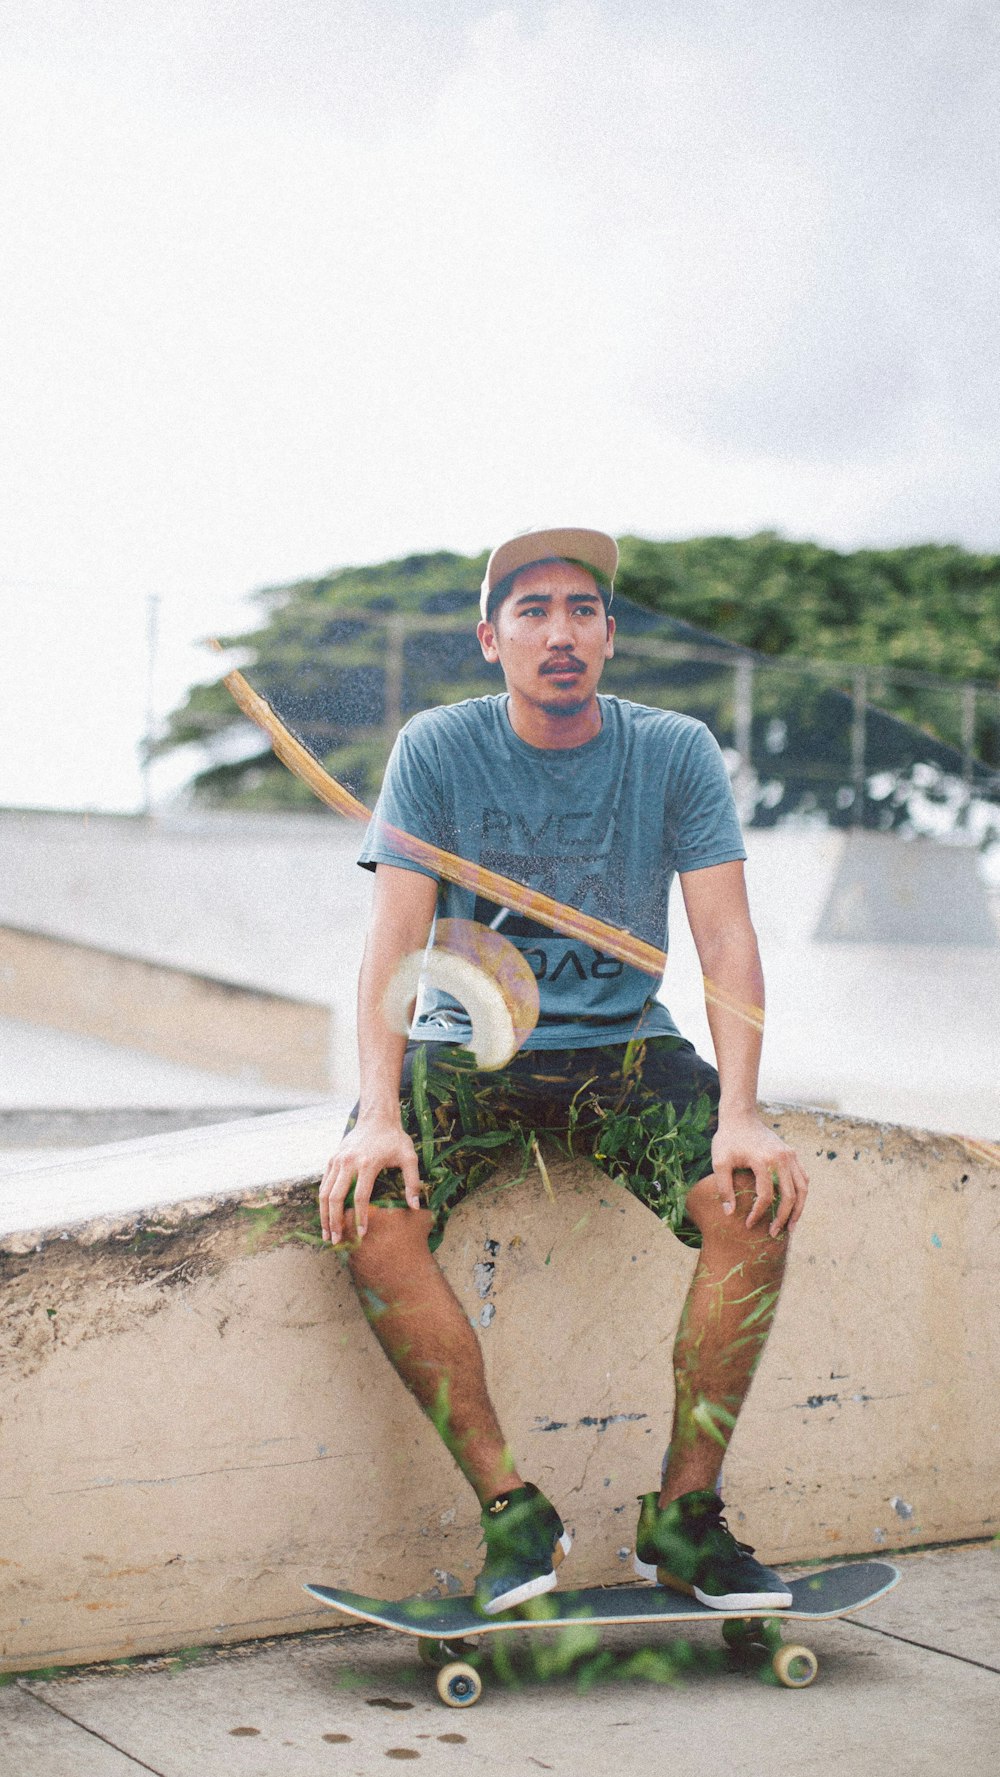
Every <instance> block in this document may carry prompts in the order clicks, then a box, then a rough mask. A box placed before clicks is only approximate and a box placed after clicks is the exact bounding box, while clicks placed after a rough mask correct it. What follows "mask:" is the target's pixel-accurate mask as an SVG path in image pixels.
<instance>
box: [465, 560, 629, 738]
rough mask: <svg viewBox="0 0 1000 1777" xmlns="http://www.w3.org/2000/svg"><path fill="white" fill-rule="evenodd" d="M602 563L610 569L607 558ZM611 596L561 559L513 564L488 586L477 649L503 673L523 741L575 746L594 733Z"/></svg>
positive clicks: (575, 563) (609, 647) (579, 566)
mask: <svg viewBox="0 0 1000 1777" xmlns="http://www.w3.org/2000/svg"><path fill="white" fill-rule="evenodd" d="M564 534H565V533H564ZM575 534H576V535H577V536H579V533H575ZM592 534H593V533H592ZM546 535H547V536H548V537H551V535H552V533H551V532H550V533H547V534H546ZM605 542H610V543H611V547H612V548H614V544H613V542H612V540H611V539H605ZM494 553H496V552H494ZM616 553H617V552H616ZM491 559H492V558H491ZM605 562H606V564H607V565H608V566H611V563H610V559H609V556H608V555H607V554H606V555H605ZM610 592H611V589H610V584H608V585H607V587H606V589H602V588H601V586H600V585H599V572H598V571H597V570H595V568H593V567H591V566H590V565H589V564H587V563H585V562H582V561H580V560H579V559H572V558H567V557H566V556H551V555H549V556H543V557H542V558H541V559H540V560H537V559H532V560H530V561H528V562H526V563H525V564H524V565H523V566H522V565H516V564H515V566H513V567H512V568H509V569H508V571H507V573H506V574H503V575H502V576H501V577H500V579H498V580H497V581H496V582H495V583H494V584H493V585H492V586H487V585H486V584H485V583H484V592H483V601H484V605H485V608H486V609H487V611H488V612H489V613H490V615H489V616H487V617H483V618H482V619H481V621H480V623H479V628H478V632H477V633H478V636H479V642H480V646H481V648H482V650H483V654H484V656H485V658H486V659H487V660H489V661H491V662H494V663H495V664H498V665H499V666H500V667H501V668H502V669H503V675H504V678H505V679H506V682H507V692H508V695H509V698H510V704H509V706H508V707H509V711H510V714H511V720H512V722H513V725H514V728H515V731H516V732H517V733H518V734H519V735H520V736H521V738H522V739H525V740H530V741H532V742H533V744H537V745H541V746H553V745H555V746H575V745H577V744H578V743H579V742H580V741H581V740H586V739H589V738H590V735H591V733H593V732H597V731H599V729H600V726H601V718H600V713H599V709H598V705H597V699H596V692H597V686H598V683H599V681H600V678H601V674H602V672H603V671H604V664H605V661H607V660H610V659H611V656H612V654H613V653H614V633H615V620H614V618H613V617H612V616H611V615H610V614H609V612H608V603H609V602H610ZM553 722H554V723H555V726H554V727H553V726H552V724H553ZM555 736H558V738H554V737H555Z"/></svg>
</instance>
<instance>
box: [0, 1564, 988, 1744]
mask: <svg viewBox="0 0 1000 1777" xmlns="http://www.w3.org/2000/svg"><path fill="white" fill-rule="evenodd" d="M332 1565H335V1566H336V1567H337V1568H338V1569H339V1570H340V1571H343V1570H344V1567H345V1562H344V1560H343V1559H341V1560H340V1561H338V1562H336V1563H335V1564H332ZM347 1565H349V1564H347ZM899 1565H900V1566H901V1568H902V1570H903V1582H902V1584H901V1585H900V1586H899V1587H897V1588H896V1590H895V1591H894V1592H892V1593H890V1594H889V1595H888V1596H887V1597H886V1598H884V1599H882V1600H880V1601H879V1602H878V1603H877V1604H875V1605H873V1606H871V1607H870V1609H868V1610H867V1611H865V1612H863V1613H861V1614H860V1615H859V1616H858V1617H856V1618H854V1619H847V1620H842V1621H836V1622H830V1623H819V1624H816V1625H815V1626H809V1625H793V1624H789V1626H788V1631H787V1635H786V1639H788V1640H793V1639H801V1640H803V1641H806V1642H807V1643H808V1644H809V1645H811V1646H812V1647H813V1648H814V1650H815V1652H816V1654H817V1656H818V1658H819V1661H820V1672H819V1677H818V1679H817V1680H816V1683H815V1684H814V1685H813V1686H812V1687H811V1688H810V1689H808V1690H804V1691H788V1690H782V1689H779V1688H778V1687H777V1686H775V1685H773V1684H768V1683H765V1682H762V1680H761V1678H760V1676H759V1675H757V1674H754V1673H750V1672H746V1671H740V1670H736V1669H733V1668H731V1667H730V1666H729V1665H728V1663H727V1662H726V1661H724V1660H723V1659H721V1658H720V1655H719V1651H718V1650H719V1648H720V1646H721V1637H720V1635H719V1633H718V1631H717V1630H716V1628H715V1626H714V1625H709V1626H707V1627H705V1628H702V1627H701V1626H699V1627H698V1629H697V1631H696V1632H695V1633H693V1634H691V1635H690V1636H689V1638H688V1642H687V1647H688V1648H689V1649H690V1650H692V1651H691V1652H690V1654H689V1655H688V1657H687V1659H686V1661H685V1658H684V1653H683V1644H678V1643H677V1641H676V1640H674V1639H673V1638H672V1637H671V1635H670V1633H669V1631H668V1630H666V1629H664V1630H663V1631H662V1632H661V1633H660V1634H658V1635H656V1636H653V1637H651V1636H650V1635H649V1634H648V1632H640V1631H637V1630H628V1629H606V1630H605V1631H604V1632H603V1635H602V1646H603V1647H604V1648H606V1649H607V1650H609V1652H611V1653H612V1654H613V1655H614V1656H616V1658H617V1661H618V1664H619V1665H621V1664H623V1663H624V1661H625V1660H626V1659H627V1658H628V1657H629V1655H634V1654H635V1652H636V1651H637V1650H638V1649H641V1648H642V1647H643V1646H645V1647H647V1648H652V1649H654V1650H655V1652H654V1654H653V1656H652V1657H650V1656H648V1655H647V1658H646V1662H645V1663H646V1668H647V1670H646V1674H645V1676H644V1675H643V1674H642V1672H641V1671H639V1672H637V1671H636V1670H635V1669H634V1667H633V1671H632V1672H631V1673H630V1674H624V1673H622V1672H621V1671H619V1672H618V1673H617V1675H616V1674H615V1673H613V1672H612V1673H611V1674H610V1675H608V1676H605V1677H604V1678H603V1679H600V1680H599V1681H598V1682H597V1683H596V1684H595V1685H594V1686H593V1688H591V1689H590V1690H588V1691H586V1692H585V1693H584V1694H581V1693H580V1690H579V1687H578V1681H577V1678H575V1677H574V1673H573V1671H569V1672H566V1671H563V1672H561V1673H557V1674H552V1675H549V1676H547V1677H546V1675H545V1674H544V1672H543V1670H542V1665H543V1662H544V1649H545V1647H546V1641H545V1638H544V1636H538V1635H534V1634H532V1635H528V1634H522V1635H521V1636H520V1637H519V1638H517V1640H516V1642H514V1641H513V1638H512V1642H513V1645H514V1647H515V1648H516V1649H517V1650H520V1659H521V1661H522V1662H523V1666H522V1673H521V1683H520V1685H519V1686H517V1687H514V1686H512V1685H511V1683H510V1682H503V1680H502V1679H501V1678H500V1677H499V1676H498V1675H497V1674H496V1673H495V1672H493V1671H491V1669H490V1663H489V1661H488V1660H487V1661H485V1662H484V1666H483V1675H484V1680H485V1688H484V1693H483V1696H482V1699H481V1700H480V1702H479V1703H478V1704H477V1705H476V1706H475V1707H474V1708H472V1709H465V1710H449V1709H446V1708H445V1707H444V1706H443V1705H442V1704H441V1703H440V1702H439V1701H438V1700H437V1696H436V1694H435V1691H434V1686H433V1677H432V1675H431V1674H430V1673H429V1672H428V1671H427V1670H426V1669H425V1668H423V1667H422V1666H421V1665H420V1664H419V1662H418V1660H417V1659H416V1658H415V1657H414V1651H415V1650H414V1644H413V1643H412V1642H410V1641H408V1640H406V1639H404V1638H403V1637H402V1636H400V1635H392V1634H388V1633H383V1632H382V1631H379V1630H374V1629H365V1628H361V1629H346V1630H340V1629H336V1630H331V1633H330V1634H328V1635H310V1636H305V1637H301V1638H296V1639H289V1640H287V1641H281V1642H271V1643H269V1644H266V1645H262V1646H250V1647H239V1648H231V1649H224V1650H216V1651H209V1652H204V1653H201V1654H193V1655H181V1656H173V1657H169V1658H167V1659H163V1660H158V1661H149V1660H147V1661H143V1662H139V1663H136V1664H135V1665H132V1666H124V1667H118V1668H115V1669H111V1670H109V1669H107V1668H102V1669H99V1670H96V1671H95V1670H83V1671H80V1672H76V1673H73V1674H70V1675H66V1676H63V1677H58V1678H52V1679H39V1678H32V1677H29V1676H27V1675H21V1676H18V1677H12V1678H10V1679H8V1680H7V1682H6V1685H5V1687H4V1688H2V1689H0V1773H2V1777H130V1773H136V1772H140V1771H148V1772H152V1773H154V1774H159V1777H244V1773H245V1774H246V1777H251V1774H253V1777H314V1774H318V1773H323V1774H324V1777H326V1774H328V1773H329V1774H339V1773H343V1774H344V1777H369V1774H370V1773H377V1772H379V1771H383V1770H385V1768H386V1761H387V1760H392V1761H410V1760H415V1759H423V1760H424V1761H425V1762H424V1765H423V1769H424V1770H425V1771H426V1772H427V1773H428V1777H438V1773H441V1774H442V1777H443V1774H444V1773H450V1772H454V1773H456V1774H458V1773H461V1772H462V1771H474V1772H477V1773H482V1774H483V1777H494V1774H495V1777H501V1774H503V1777H507V1773H517V1772H524V1773H525V1777H528V1774H529V1773H531V1772H534V1771H554V1772H563V1773H566V1774H567V1777H571V1774H572V1777H576V1774H577V1773H580V1772H591V1771H593V1772H597V1771H601V1772H611V1773H615V1774H617V1773H618V1772H619V1771H627V1772H629V1773H630V1777H645V1774H646V1773H650V1774H651V1777H652V1774H653V1773H656V1774H657V1777H659V1774H660V1773H669V1777H772V1774H778V1773H781V1774H782V1777H807V1774H808V1777H816V1774H823V1777H825V1774H826V1773H836V1777H870V1774H871V1772H872V1771H873V1770H874V1771H877V1772H879V1777H942V1774H943V1773H944V1774H947V1777H996V1772H997V1769H998V1752H997V1743H998V1738H1000V1547H998V1546H997V1545H996V1544H986V1545H982V1544H980V1545H976V1546H972V1547H970V1546H965V1547H961V1548H950V1549H937V1550H932V1551H928V1552H926V1553H922V1554H919V1553H912V1554H906V1555H902V1556H900V1557H899ZM327 1577H330V1576H327ZM800 1631H802V1632H801V1633H800ZM482 1645H483V1646H484V1647H488V1646H489V1645H490V1644H489V1643H488V1642H487V1643H483V1644H482ZM548 1645H550V1646H551V1643H550V1644H548ZM533 1649H534V1650H536V1652H535V1657H534V1658H532V1654H531V1650H533ZM671 1650H672V1651H673V1654H674V1656H675V1657H674V1660H673V1665H674V1667H675V1669H676V1670H675V1673H674V1677H673V1681H672V1682H669V1681H668V1680H667V1672H666V1668H667V1666H668V1664H669V1662H668V1661H667V1660H664V1658H663V1656H664V1655H665V1654H669V1653H670V1652H671ZM657 1654H658V1655H659V1656H660V1658H659V1661H657V1659H656V1655H657ZM640 1664H641V1663H640Z"/></svg>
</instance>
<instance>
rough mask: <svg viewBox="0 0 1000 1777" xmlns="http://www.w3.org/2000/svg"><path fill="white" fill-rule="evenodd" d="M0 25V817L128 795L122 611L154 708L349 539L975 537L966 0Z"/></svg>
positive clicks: (981, 298)
mask: <svg viewBox="0 0 1000 1777" xmlns="http://www.w3.org/2000/svg"><path fill="white" fill-rule="evenodd" d="M0 42H2V43H3V44H4V45H5V53H4V56H3V60H2V64H0V261H2V280H0V291H2V295H0V465H2V488H3V497H2V510H0V604H2V608H3V613H4V615H3V621H2V625H0V711H2V717H3V744H2V746H0V804H6V805H16V806H36V807H62V808H87V807H89V808H94V809H121V810H131V809H135V808H136V807H138V806H140V805H141V798H142V793H143V787H142V783H141V779H140V774H139V769H138V744H139V740H140V737H141V735H142V734H143V732H144V730H145V727H146V722H147V716H146V710H147V700H148V696H149V686H148V683H147V681H148V675H149V661H150V648H149V620H150V610H151V600H155V601H156V603H155V610H156V617H157V626H156V627H157V645H156V649H155V654H154V656H153V662H154V671H153V678H152V687H151V693H152V705H153V710H154V715H155V718H156V720H157V721H158V722H161V721H162V720H163V718H164V717H165V715H166V714H167V712H168V711H169V710H170V709H171V708H172V707H174V706H175V705H176V704H177V703H178V701H179V700H180V699H181V697H182V696H183V694H184V691H185V688H186V687H187V686H188V685H189V684H190V683H192V682H193V681H194V680H196V679H198V678H211V677H214V676H216V671H217V669H216V667H215V666H214V665H213V663H212V660H211V658H210V657H209V655H208V654H207V652H206V650H205V648H204V647H203V646H202V645H201V644H202V642H203V640H204V638H205V637H207V636H209V635H211V634H217V633H234V632H236V631H238V630H240V629H242V628H245V627H247V626H248V624H252V623H253V622H254V621H255V610H254V607H253V606H252V604H250V603H249V602H248V598H249V595H250V594H251V593H252V592H253V590H254V589H255V588H258V587H260V586H262V585H268V584H276V583H283V582H286V581H290V580H294V579H297V578H301V577H303V576H311V575H315V574H319V573H322V572H325V571H326V570H328V569H329V568H331V567H335V566H340V565H346V564H349V563H356V562H364V561H378V560H383V559H386V558H388V557H392V556H399V555H405V554H410V553H412V552H415V551H419V550H424V549H439V548H450V549H455V550H460V551H463V552H466V551H467V552H470V553H474V552H477V551H479V550H480V549H483V548H486V547H488V546H490V545H492V544H493V543H495V542H497V541H499V540H500V539H501V538H502V537H504V536H507V535H511V534H512V533H514V532H516V531H519V530H522V529H527V528H530V527H534V526H539V525H545V524H561V523H580V524H585V525H594V526H598V527H600V528H604V529H608V530H611V531H613V532H616V533H619V534H620V533H622V532H626V531H630V532H635V533H638V534H640V535H644V536H650V537H680V536H689V535H694V534H699V533H704V532H707V531H711V532H732V533H736V534H747V533H749V532H752V531H755V530H760V529H764V528H773V529H777V530H780V531H782V532H784V533H785V534H787V535H789V536H795V537H814V538H817V539H818V540H820V541H823V542H826V543H829V544H833V545H835V546H837V547H841V548H851V547H855V546H858V545H860V544H866V543H867V544H876V545H878V544H886V545H889V544H896V543H908V542H918V541H924V540H935V541H956V542H959V543H962V544H964V545H966V546H967V547H970V548H976V549H985V550H997V549H1000V519H998V507H997V498H996V493H997V467H996V466H997V461H998V444H1000V350H998V342H997V290H998V288H1000V278H998V272H1000V251H998V234H1000V227H998V197H997V193H998V191H1000V165H998V161H1000V147H998V132H997V128H996V118H997V115H998V114H1000V15H998V13H997V10H996V8H995V7H994V6H993V5H992V4H987V3H982V4H980V3H978V0H655V3H654V0H580V3H574V0H570V3H563V4H553V3H547V0H532V3H531V4H530V5H529V4H523V5H510V6H497V5H495V4H490V3H488V0H465V3H462V0H438V3H437V4H435V5H431V6H428V5H427V4H426V0H364V3H361V0H337V3H336V4H335V5H334V4H330V0H0ZM195 763H196V761H194V760H192V759H191V758H190V757H187V758H184V757H178V758H175V759H174V760H172V761H167V762H164V763H163V764H162V765H160V766H158V767H157V768H156V771H155V773H154V780H153V791H154V796H155V797H157V798H165V797H167V796H168V795H169V794H170V793H171V792H172V790H173V789H174V788H176V786H177V785H178V784H179V783H180V781H181V779H182V778H183V777H184V776H185V775H186V774H187V773H188V772H189V771H190V770H191V769H192V767H193V765H194V764H195Z"/></svg>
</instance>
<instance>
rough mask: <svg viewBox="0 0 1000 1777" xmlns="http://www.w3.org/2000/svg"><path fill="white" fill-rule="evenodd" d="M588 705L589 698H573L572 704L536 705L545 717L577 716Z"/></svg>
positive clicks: (543, 703) (544, 703)
mask: <svg viewBox="0 0 1000 1777" xmlns="http://www.w3.org/2000/svg"><path fill="white" fill-rule="evenodd" d="M589 703H590V698H589V697H574V699H573V701H572V703H548V702H542V703H540V704H539V705H538V708H539V709H540V710H542V711H543V712H544V714H545V715H546V716H579V715H581V714H582V712H583V711H584V710H585V709H586V708H587V706H588V704H589Z"/></svg>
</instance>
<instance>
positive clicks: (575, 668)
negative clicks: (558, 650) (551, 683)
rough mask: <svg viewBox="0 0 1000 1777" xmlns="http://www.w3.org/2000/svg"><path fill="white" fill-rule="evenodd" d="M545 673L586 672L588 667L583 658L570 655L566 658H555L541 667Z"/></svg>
mask: <svg viewBox="0 0 1000 1777" xmlns="http://www.w3.org/2000/svg"><path fill="white" fill-rule="evenodd" d="M540 670H541V671H542V672H543V673H584V672H586V670H587V669H586V667H585V665H584V663H583V661H582V660H577V659H576V658H575V656H573V655H569V656H567V658H566V659H565V660H554V661H551V662H550V663H549V665H548V666H543V667H542V668H541V669H540Z"/></svg>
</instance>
